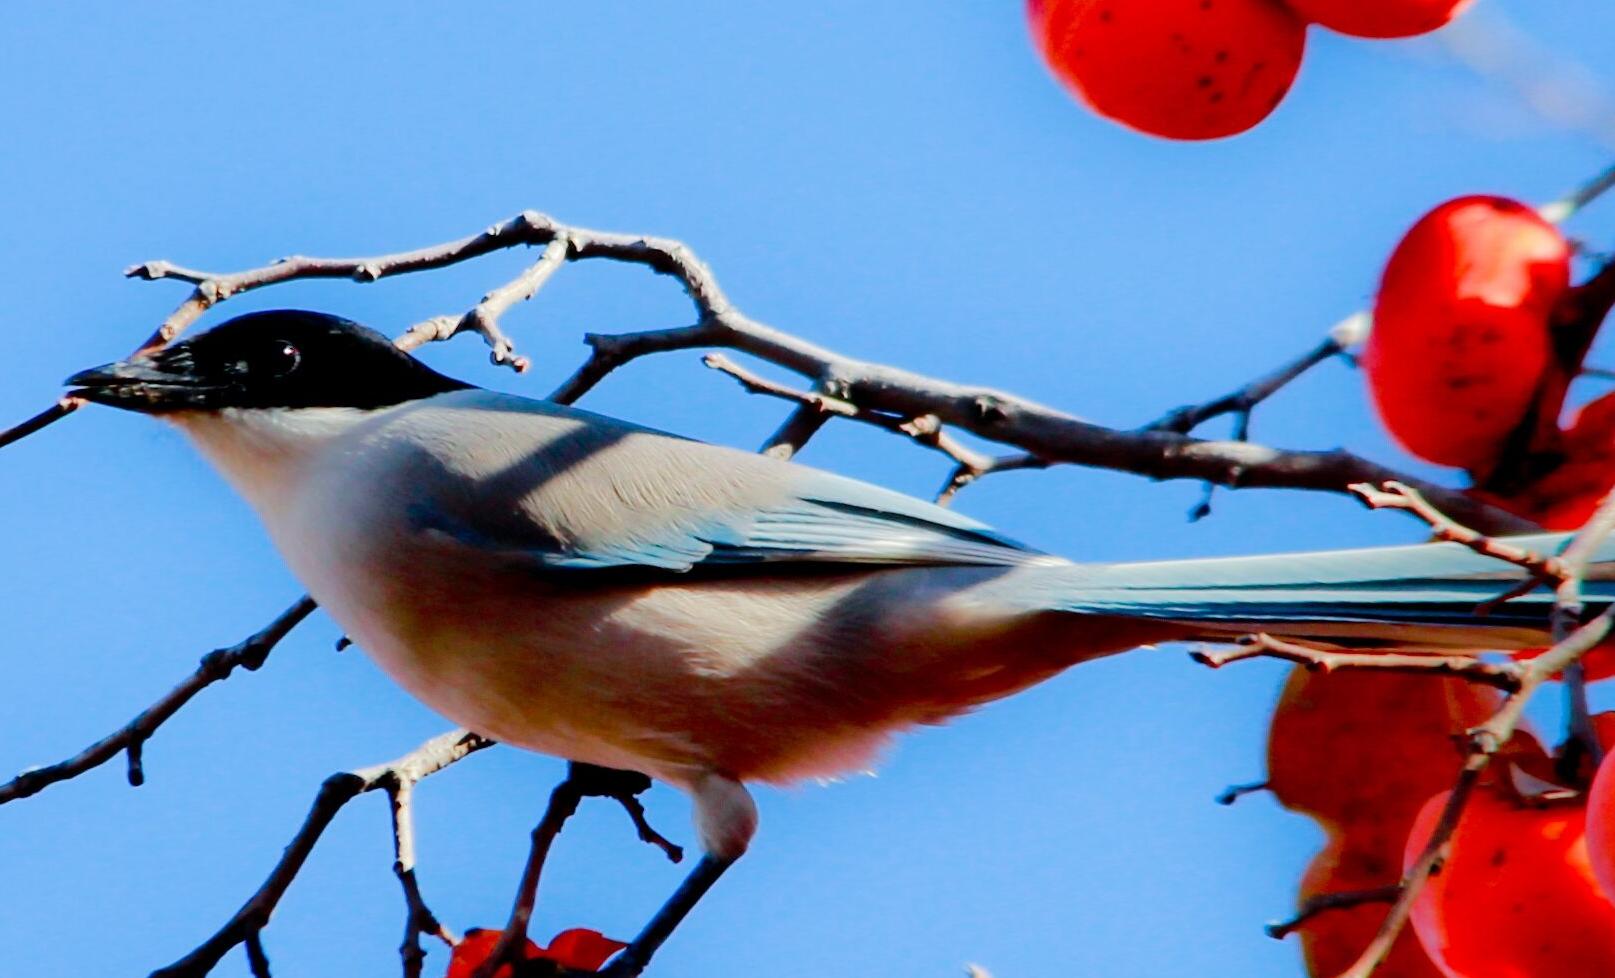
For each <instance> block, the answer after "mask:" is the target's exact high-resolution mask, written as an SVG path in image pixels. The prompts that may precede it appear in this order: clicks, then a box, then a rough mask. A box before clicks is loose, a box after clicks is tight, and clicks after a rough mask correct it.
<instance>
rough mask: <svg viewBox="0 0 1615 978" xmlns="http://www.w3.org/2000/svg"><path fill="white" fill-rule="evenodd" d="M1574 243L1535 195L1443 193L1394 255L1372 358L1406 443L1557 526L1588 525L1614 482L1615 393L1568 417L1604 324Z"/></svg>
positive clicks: (1372, 386) (1385, 414)
mask: <svg viewBox="0 0 1615 978" xmlns="http://www.w3.org/2000/svg"><path fill="white" fill-rule="evenodd" d="M1571 251H1572V249H1571V247H1570V244H1569V243H1568V242H1567V241H1566V240H1565V239H1564V236H1563V235H1561V234H1560V233H1559V229H1558V228H1556V227H1554V226H1553V225H1552V224H1550V223H1548V222H1547V221H1545V220H1543V219H1542V217H1541V216H1540V215H1538V214H1537V213H1536V212H1535V211H1533V210H1532V209H1531V208H1529V207H1526V206H1525V205H1524V204H1520V203H1517V202H1515V201H1512V200H1507V199H1504V198H1501V197H1460V198H1458V199H1457V200H1452V201H1448V202H1447V203H1445V204H1442V205H1441V206H1440V207H1437V208H1436V209H1435V210H1433V211H1431V212H1430V213H1429V214H1426V215H1425V216H1424V217H1423V218H1421V219H1420V220H1419V222H1418V223H1417V224H1415V225H1414V226H1413V229H1412V230H1410V231H1409V232H1408V233H1407V235H1406V237H1404V238H1403V239H1402V242H1401V243H1400V244H1399V245H1397V247H1396V251H1395V252H1394V253H1393V254H1392V255H1391V260H1390V262H1389V264H1388V265H1387V266H1386V268H1385V277H1384V279H1383V281H1382V282H1381V283H1380V291H1379V298H1378V299H1377V300H1376V302H1375V304H1374V330H1373V333H1372V334H1371V335H1370V337H1369V340H1368V346H1367V348H1366V349H1365V351H1364V359H1363V366H1364V368H1365V369H1366V371H1367V375H1368V384H1369V390H1370V392H1371V393H1372V394H1373V398H1374V404H1375V406H1376V407H1377V408H1378V410H1379V415H1380V419H1381V420H1382V421H1383V422H1384V424H1385V427H1386V429H1387V430H1388V431H1390V433H1391V435H1392V436H1393V437H1394V438H1395V439H1396V440H1397V442H1398V443H1400V444H1401V445H1402V447H1403V448H1405V449H1407V450H1408V451H1409V452H1411V453H1412V454H1414V455H1417V456H1418V457H1419V458H1422V459H1424V460H1426V461H1428V462H1435V463H1436V464H1438V465H1449V466H1452V467H1454V468H1460V469H1464V470H1466V471H1468V473H1469V475H1470V478H1471V479H1472V480H1473V482H1474V484H1475V486H1476V487H1477V488H1476V490H1475V493H1476V495H1478V496H1480V497H1482V498H1483V499H1485V500H1486V501H1488V502H1491V503H1493V504H1494V505H1498V506H1501V507H1503V508H1505V509H1508V510H1510V511H1511V512H1514V513H1517V514H1519V515H1520V516H1524V517H1526V518H1527V519H1530V520H1532V521H1533V522H1535V523H1538V524H1540V525H1542V526H1544V527H1546V528H1548V529H1552V530H1573V529H1576V528H1578V527H1580V526H1581V525H1582V524H1583V523H1585V522H1586V521H1587V518H1588V517H1589V516H1591V515H1592V512H1593V510H1594V509H1595V508H1596V507H1597V505H1598V502H1599V500H1600V499H1602V498H1603V496H1604V494H1605V493H1606V492H1608V490H1609V488H1610V486H1611V485H1612V484H1615V394H1606V395H1604V396H1603V397H1601V398H1599V399H1597V400H1595V401H1593V402H1591V403H1589V404H1586V405H1584V406H1582V407H1581V408H1580V409H1579V410H1577V411H1575V412H1574V413H1572V414H1571V416H1570V417H1569V419H1568V420H1567V421H1566V422H1565V423H1564V424H1560V414H1561V413H1562V412H1563V410H1564V406H1565V395H1566V393H1567V392H1568V389H1569V386H1570V382H1571V380H1573V379H1574V378H1575V377H1576V375H1577V374H1578V373H1580V371H1581V368H1582V358H1583V357H1585V356H1586V354H1587V348H1588V346H1589V345H1590V344H1591V342H1592V339H1593V334H1594V332H1595V330H1596V328H1597V323H1590V322H1587V321H1586V317H1583V316H1581V315H1579V314H1578V311H1577V307H1576V303H1575V302H1574V301H1572V299H1573V295H1574V293H1573V290H1572V287H1571V285H1570V257H1571Z"/></svg>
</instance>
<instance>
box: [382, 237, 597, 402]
mask: <svg viewBox="0 0 1615 978" xmlns="http://www.w3.org/2000/svg"><path fill="white" fill-rule="evenodd" d="M566 253H567V243H566V242H565V241H564V240H555V241H551V242H550V243H549V244H548V245H546V246H545V247H544V254H543V255H542V256H540V257H539V259H538V261H536V262H534V263H533V264H532V265H529V266H528V267H527V269H526V270H525V271H523V272H522V273H521V274H520V275H518V276H517V277H516V278H515V279H513V280H511V281H510V282H507V283H505V284H504V285H501V286H499V287H498V288H497V289H494V290H493V291H491V292H489V293H488V294H487V295H484V296H483V297H482V301H481V302H478V303H477V304H476V307H475V308H473V309H472V310H471V311H470V312H468V313H466V314H465V315H463V316H461V317H459V318H458V319H455V318H454V317H452V316H438V317H435V318H433V319H428V320H426V321H425V322H422V323H417V324H416V325H414V326H411V327H410V328H409V329H408V331H406V332H405V333H404V335H402V336H400V337H399V338H398V341H397V342H398V347H399V349H402V350H413V349H416V348H417V347H420V346H423V345H425V344H426V343H431V342H438V341H442V340H448V339H452V338H454V337H455V336H458V335H459V334H460V333H464V332H472V333H476V334H478V335H479V336H481V337H482V338H483V340H484V341H485V342H486V343H487V344H488V347H489V349H490V350H491V351H492V352H491V353H490V354H489V358H490V359H491V360H492V361H493V362H494V363H496V364H507V365H509V366H510V367H511V368H512V369H514V370H515V371H516V372H517V373H522V372H524V371H526V370H527V368H528V367H530V366H531V365H532V363H531V361H529V360H528V359H527V358H526V357H522V356H517V355H516V354H515V349H516V346H515V344H514V343H513V342H511V339H510V337H508V336H506V335H505V333H504V331H503V330H502V329H500V327H499V319H500V317H501V316H503V315H504V314H505V313H506V312H507V311H509V309H510V307H511V306H513V305H515V304H516V303H518V302H525V301H527V300H528V299H531V298H532V297H533V296H535V295H537V294H538V290H539V289H541V288H543V287H544V284H545V283H546V282H548V281H549V280H550V276H552V275H554V274H555V271H556V269H558V268H560V267H561V266H562V265H563V264H565V263H566Z"/></svg>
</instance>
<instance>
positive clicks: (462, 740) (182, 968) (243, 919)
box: [151, 730, 493, 978]
mask: <svg viewBox="0 0 1615 978" xmlns="http://www.w3.org/2000/svg"><path fill="white" fill-rule="evenodd" d="M492 745H493V741H490V740H488V739H486V738H484V737H481V736H479V735H477V734H474V733H470V732H468V731H465V730H451V731H449V732H448V733H445V734H440V735H438V736H436V737H433V738H432V739H431V740H428V741H427V742H426V743H424V744H422V745H421V746H419V747H417V748H415V749H414V750H413V751H411V752H409V753H408V754H405V755H404V756H403V757H400V758H399V759H397V760H395V761H392V762H390V763H387V764H378V765H376V766H374V767H368V768H364V769H362V770H359V771H352V772H345V773H342V774H333V775H331V776H330V777H329V778H326V779H325V783H324V784H322V785H320V790H319V793H318V794H316V795H315V797H314V804H313V805H312V806H310V808H309V812H308V815H307V817H306V818H305V819H304V820H303V825H302V827H301V828H300V829H298V830H297V834H296V835H295V836H293V837H292V841H291V842H290V843H289V844H288V845H287V846H286V851H285V853H284V854H282V856H281V858H280V860H279V861H278V862H277V863H275V868H274V869H273V870H271V871H270V873H269V877H268V878H267V879H265V880H264V883H263V885H262V886H260V887H259V888H258V890H257V892H255V893H254V894H253V895H252V896H251V897H248V898H247V902H246V903H244V904H242V905H241V909H240V910H237V911H236V913H235V915H234V916H232V917H231V918H230V919H229V921H227V922H226V923H225V925H224V926H223V927H221V928H219V930H218V932H217V933H215V934H214V935H213V936H212V937H210V938H208V939H207V940H206V941H204V942H203V943H202V944H201V945H200V946H198V947H197V948H196V949H195V950H194V951H192V952H191V953H189V954H187V955H185V956H184V957H183V958H181V959H179V960H178V961H176V962H174V963H173V964H171V965H169V966H168V967H166V968H161V969H159V970H157V971H154V972H152V975H151V978H201V976H203V975H206V974H207V973H208V972H210V971H212V970H213V968H214V966H215V965H217V964H218V963H219V960H220V959H221V958H223V957H224V955H225V954H226V953H228V952H229V950H230V949H231V948H233V947H235V946H236V945H237V944H242V943H246V942H249V941H251V940H253V938H254V937H255V935H257V934H258V932H259V931H261V930H263V929H264V927H265V926H266V925H267V924H268V923H269V918H270V915H271V914H273V913H274V911H275V907H276V906H277V905H278V904H279V903H280V899H281V897H282V896H283V895H284V894H285V892H286V888H287V887H288V886H290V885H291V883H292V880H293V879H295V878H296V876H297V872H298V870H300V869H302V867H303V863H304V861H305V860H307V859H308V857H309V854H310V853H312V852H313V851H314V846H315V844H316V843H317V842H319V840H320V835H321V834H322V833H323V832H324V831H325V828H326V826H328V825H330V824H331V820H332V819H333V818H335V817H336V814H337V812H339V811H341V810H342V808H343V806H344V805H346V804H347V803H348V802H350V801H352V800H353V799H355V798H357V797H359V796H360V795H362V794H365V793H366V792H370V791H375V790H376V789H378V788H382V789H386V790H387V791H389V792H392V791H393V790H394V789H395V787H396V786H399V785H414V784H415V783H417V782H419V781H420V780H421V779H423V778H426V777H428V776H430V775H432V774H435V773H437V772H438V771H441V770H443V769H444V768H446V767H448V766H449V765H451V764H454V763H455V762H457V761H459V760H461V759H462V758H465V757H467V756H468V755H470V754H473V753H475V752H476V751H479V750H482V749H483V748H485V747H490V746H492ZM395 797H396V796H395Z"/></svg>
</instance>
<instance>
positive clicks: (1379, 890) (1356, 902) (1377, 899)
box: [1266, 883, 1402, 941]
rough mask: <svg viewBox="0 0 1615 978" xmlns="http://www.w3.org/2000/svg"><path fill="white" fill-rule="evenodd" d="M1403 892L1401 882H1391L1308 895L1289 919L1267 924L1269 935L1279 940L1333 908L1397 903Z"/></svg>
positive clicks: (1341, 908) (1344, 908) (1347, 908)
mask: <svg viewBox="0 0 1615 978" xmlns="http://www.w3.org/2000/svg"><path fill="white" fill-rule="evenodd" d="M1401 892H1402V885H1401V884H1400V883H1391V884H1389V885H1387V886H1376V887H1374V888H1373V889H1370V890H1343V891H1340V892H1337V893H1319V894H1316V895H1315V896H1310V897H1307V899H1306V900H1305V901H1304V902H1303V903H1302V904H1301V907H1300V909H1299V910H1297V911H1296V912H1295V915H1294V916H1293V917H1290V918H1289V919H1288V920H1280V921H1275V922H1273V923H1271V924H1268V925H1267V928H1266V930H1267V936H1268V937H1271V938H1273V939H1274V940H1277V941H1282V940H1284V939H1285V938H1286V937H1289V936H1290V935H1291V934H1293V933H1295V932H1296V931H1298V930H1300V929H1301V928H1302V927H1305V926H1306V924H1307V922H1308V921H1309V920H1312V919H1313V918H1314V917H1318V916H1321V915H1323V914H1326V913H1329V912H1330V911H1332V910H1349V909H1351V908H1352V907H1361V906H1363V905H1365V904H1370V903H1395V902H1396V898H1397V896H1399V895H1400V894H1401Z"/></svg>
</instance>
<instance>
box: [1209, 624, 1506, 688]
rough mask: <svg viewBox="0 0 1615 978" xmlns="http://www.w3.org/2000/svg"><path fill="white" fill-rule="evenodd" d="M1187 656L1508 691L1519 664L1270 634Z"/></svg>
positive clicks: (1212, 662) (1213, 663)
mask: <svg viewBox="0 0 1615 978" xmlns="http://www.w3.org/2000/svg"><path fill="white" fill-rule="evenodd" d="M1189 657H1190V658H1191V659H1193V660H1194V661H1196V662H1198V663H1200V664H1201V665H1203V666H1208V667H1210V668H1212V669H1220V668H1222V667H1223V666H1226V665H1228V664H1230V663H1233V662H1242V661H1244V660H1246V659H1279V660H1282V661H1284V662H1293V663H1295V664H1297V665H1300V666H1304V667H1306V668H1307V669H1309V670H1312V671H1313V672H1333V671H1334V670H1336V669H1379V670H1382V671H1385V672H1403V673H1412V674H1415V675H1426V676H1428V675H1438V676H1454V677H1457V678H1459V679H1466V680H1468V681H1470V682H1473V683H1480V684H1482V685H1485V686H1493V687H1496V688H1497V689H1501V690H1505V691H1512V690H1515V689H1518V688H1519V686H1520V671H1521V670H1520V667H1519V666H1517V665H1516V664H1514V663H1511V662H1505V663H1491V662H1486V661H1484V660H1482V659H1477V658H1475V657H1474V656H1468V655H1422V654H1420V655H1409V654H1402V653H1396V652H1340V651H1336V650H1334V649H1318V648H1313V647H1311V646H1308V645H1298V644H1296V643H1295V642H1286V641H1284V640H1283V639H1278V638H1274V637H1273V636H1271V635H1266V634H1259V635H1247V636H1245V637H1243V638H1241V639H1240V640H1239V642H1238V644H1236V645H1235V646H1233V647H1232V648H1229V649H1223V650H1212V649H1195V650H1194V651H1192V652H1190V653H1189Z"/></svg>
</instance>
